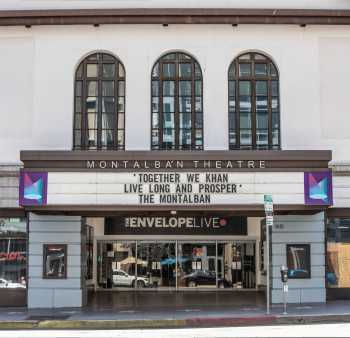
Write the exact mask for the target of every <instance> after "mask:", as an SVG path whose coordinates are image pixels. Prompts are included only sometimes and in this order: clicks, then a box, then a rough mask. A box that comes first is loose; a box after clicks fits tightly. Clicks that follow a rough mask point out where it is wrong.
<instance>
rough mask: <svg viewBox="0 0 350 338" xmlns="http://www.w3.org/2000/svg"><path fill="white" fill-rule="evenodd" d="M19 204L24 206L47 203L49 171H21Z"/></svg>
mask: <svg viewBox="0 0 350 338" xmlns="http://www.w3.org/2000/svg"><path fill="white" fill-rule="evenodd" d="M19 204H20V205H22V206H33V205H46V204H47V172H31V171H21V175H20V181H19Z"/></svg>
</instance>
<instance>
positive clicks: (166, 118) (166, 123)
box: [163, 113, 175, 128]
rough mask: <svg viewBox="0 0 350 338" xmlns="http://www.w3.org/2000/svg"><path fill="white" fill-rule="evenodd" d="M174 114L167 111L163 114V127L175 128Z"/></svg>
mask: <svg viewBox="0 0 350 338" xmlns="http://www.w3.org/2000/svg"><path fill="white" fill-rule="evenodd" d="M174 121H175V120H174V114H173V113H165V114H163V128H175V122H174Z"/></svg>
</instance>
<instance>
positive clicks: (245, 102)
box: [239, 96, 252, 112]
mask: <svg viewBox="0 0 350 338" xmlns="http://www.w3.org/2000/svg"><path fill="white" fill-rule="evenodd" d="M239 99H240V101H239V109H240V111H241V112H250V111H251V110H252V103H251V97H250V96H240V98H239Z"/></svg>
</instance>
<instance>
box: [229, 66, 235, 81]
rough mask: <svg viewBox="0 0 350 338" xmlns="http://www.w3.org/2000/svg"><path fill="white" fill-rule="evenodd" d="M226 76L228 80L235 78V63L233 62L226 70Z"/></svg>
mask: <svg viewBox="0 0 350 338" xmlns="http://www.w3.org/2000/svg"><path fill="white" fill-rule="evenodd" d="M228 76H229V78H230V79H233V78H235V77H236V67H235V62H233V63H232V64H231V66H230V68H229V70H228Z"/></svg>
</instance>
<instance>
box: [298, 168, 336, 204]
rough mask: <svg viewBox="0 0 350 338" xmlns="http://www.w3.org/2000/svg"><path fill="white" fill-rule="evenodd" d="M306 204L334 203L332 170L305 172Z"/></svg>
mask: <svg viewBox="0 0 350 338" xmlns="http://www.w3.org/2000/svg"><path fill="white" fill-rule="evenodd" d="M304 199H305V204H306V205H332V204H333V185H332V173H331V171H324V172H305V173H304Z"/></svg>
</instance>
